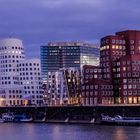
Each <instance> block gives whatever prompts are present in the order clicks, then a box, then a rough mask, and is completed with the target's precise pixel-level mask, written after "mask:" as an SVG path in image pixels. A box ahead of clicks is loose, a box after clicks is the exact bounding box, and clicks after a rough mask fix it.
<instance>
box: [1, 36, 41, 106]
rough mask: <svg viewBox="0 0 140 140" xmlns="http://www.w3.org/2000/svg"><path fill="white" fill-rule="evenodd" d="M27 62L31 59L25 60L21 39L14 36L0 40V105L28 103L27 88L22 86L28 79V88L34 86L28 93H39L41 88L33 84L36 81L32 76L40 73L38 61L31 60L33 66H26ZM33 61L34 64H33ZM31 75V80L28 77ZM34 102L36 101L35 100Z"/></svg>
mask: <svg viewBox="0 0 140 140" xmlns="http://www.w3.org/2000/svg"><path fill="white" fill-rule="evenodd" d="M27 62H29V63H28V64H30V62H31V61H29V60H25V54H24V47H23V44H22V41H21V40H19V39H16V38H6V39H2V40H0V105H7V106H11V105H14V106H15V105H18V106H19V105H26V104H29V100H28V99H27V98H25V95H26V94H25V92H27V89H25V88H24V87H25V83H26V84H27V83H28V82H30V81H32V83H31V82H30V83H29V85H30V86H29V85H28V86H29V88H32V87H33V88H34V93H33V92H31V93H30V95H36V92H39V93H40V91H41V90H40V91H39V89H37V88H36V86H35V84H34V82H36V80H35V79H34V78H39V75H40V74H39V73H40V66H39V62H38V61H37V62H31V64H32V65H33V66H32V67H30V66H28V67H26V64H27ZM34 63H35V64H36V65H35V66H34ZM23 65H24V66H23ZM31 68H32V69H31ZM35 69H36V70H35ZM35 72H36V74H35ZM31 73H32V74H31ZM31 77H32V80H30V79H29V78H31ZM27 78H28V79H27ZM38 81H39V80H38ZM38 81H37V82H38ZM36 84H38V83H36ZM38 86H39V85H38ZM27 88H28V87H27ZM32 90H33V89H32ZM28 94H29V91H28ZM39 95H40V94H39ZM34 99H36V97H35V98H34ZM34 99H32V100H34ZM34 103H37V102H36V101H35V102H34ZM38 103H39V102H38Z"/></svg>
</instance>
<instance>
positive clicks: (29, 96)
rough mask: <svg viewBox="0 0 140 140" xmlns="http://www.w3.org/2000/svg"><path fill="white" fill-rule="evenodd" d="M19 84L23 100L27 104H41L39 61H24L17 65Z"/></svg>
mask: <svg viewBox="0 0 140 140" xmlns="http://www.w3.org/2000/svg"><path fill="white" fill-rule="evenodd" d="M17 66H18V73H19V77H18V78H19V82H20V84H21V85H22V87H23V98H24V99H26V101H27V104H31V105H41V104H43V100H42V99H43V95H42V82H41V71H40V60H39V59H26V60H24V61H21V62H20V63H19V64H18V65H17Z"/></svg>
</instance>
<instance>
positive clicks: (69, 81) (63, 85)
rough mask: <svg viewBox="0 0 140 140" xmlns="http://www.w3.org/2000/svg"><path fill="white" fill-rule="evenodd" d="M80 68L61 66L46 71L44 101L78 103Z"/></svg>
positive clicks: (48, 102)
mask: <svg viewBox="0 0 140 140" xmlns="http://www.w3.org/2000/svg"><path fill="white" fill-rule="evenodd" d="M80 74H81V73H80V70H79V69H78V68H67V69H66V68H62V69H60V70H58V71H54V72H48V83H47V88H46V90H45V93H46V94H45V95H47V96H46V98H45V101H46V104H48V105H68V104H78V102H79V97H80V93H81V92H80V90H81V79H80Z"/></svg>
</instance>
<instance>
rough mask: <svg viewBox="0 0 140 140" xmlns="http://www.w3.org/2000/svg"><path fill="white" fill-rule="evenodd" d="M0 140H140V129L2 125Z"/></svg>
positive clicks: (91, 126)
mask: <svg viewBox="0 0 140 140" xmlns="http://www.w3.org/2000/svg"><path fill="white" fill-rule="evenodd" d="M0 140H140V127H128V126H126V127H124V126H99V125H67V124H32V123H31V124H15V123H0Z"/></svg>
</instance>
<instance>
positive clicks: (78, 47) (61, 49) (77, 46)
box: [40, 42, 99, 79]
mask: <svg viewBox="0 0 140 140" xmlns="http://www.w3.org/2000/svg"><path fill="white" fill-rule="evenodd" d="M40 53H41V54H40V56H41V70H42V78H43V79H44V78H46V77H47V73H48V72H52V71H54V72H55V71H57V70H59V69H60V68H69V67H75V68H79V69H80V68H82V66H83V65H94V66H97V65H98V64H99V48H98V47H97V46H96V45H92V44H87V43H81V42H57V43H55V42H51V43H48V44H47V45H44V46H41V51H40Z"/></svg>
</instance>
